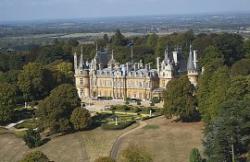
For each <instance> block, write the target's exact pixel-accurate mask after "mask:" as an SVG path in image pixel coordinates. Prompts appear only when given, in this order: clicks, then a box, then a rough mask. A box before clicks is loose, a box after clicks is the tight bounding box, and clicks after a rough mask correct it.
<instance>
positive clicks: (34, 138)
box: [23, 129, 42, 148]
mask: <svg viewBox="0 0 250 162" xmlns="http://www.w3.org/2000/svg"><path fill="white" fill-rule="evenodd" d="M23 140H24V142H25V143H26V145H27V146H28V147H29V148H34V147H38V146H40V145H41V144H42V140H41V136H40V134H39V132H37V131H35V130H33V129H28V130H27V132H26V134H25V135H24V137H23Z"/></svg>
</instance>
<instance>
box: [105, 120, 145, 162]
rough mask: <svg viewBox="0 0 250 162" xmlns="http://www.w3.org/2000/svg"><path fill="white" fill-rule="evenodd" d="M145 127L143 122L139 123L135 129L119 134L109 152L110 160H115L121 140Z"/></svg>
mask: <svg viewBox="0 0 250 162" xmlns="http://www.w3.org/2000/svg"><path fill="white" fill-rule="evenodd" d="M146 125H147V123H146V122H145V121H139V126H137V127H136V128H134V129H132V130H129V131H127V132H125V133H123V134H121V135H120V136H119V137H118V138H117V139H116V140H115V142H114V144H113V146H112V148H111V151H110V157H111V158H112V159H116V158H117V154H118V150H119V148H120V146H121V144H122V141H123V139H124V138H125V136H127V135H128V134H131V133H133V132H135V131H136V130H138V129H141V128H143V127H145V126H146Z"/></svg>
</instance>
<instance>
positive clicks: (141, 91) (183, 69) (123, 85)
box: [74, 46, 198, 101]
mask: <svg viewBox="0 0 250 162" xmlns="http://www.w3.org/2000/svg"><path fill="white" fill-rule="evenodd" d="M74 69H75V84H76V88H77V91H78V95H79V97H80V99H81V100H82V101H84V100H85V101H86V99H95V98H98V97H109V98H113V99H123V100H125V99H126V98H131V99H141V100H150V99H152V98H153V97H158V98H161V97H162V94H163V92H164V90H165V89H166V86H167V84H168V82H169V81H170V80H171V79H173V78H174V77H175V76H176V75H178V74H183V73H187V75H188V78H189V80H190V82H191V83H192V84H193V85H194V86H196V85H197V77H198V67H197V53H196V51H195V50H192V46H190V52H189V57H188V60H187V61H185V59H184V56H183V54H182V52H181V50H180V49H178V48H177V49H175V50H174V51H172V52H169V51H168V49H166V50H165V55H164V58H163V59H162V60H161V59H160V58H159V57H158V58H156V69H154V68H151V65H150V64H144V63H143V62H142V61H140V62H134V61H130V62H127V63H125V64H120V63H119V62H117V61H116V60H115V59H114V52H113V51H112V52H111V53H109V52H108V50H107V49H102V50H98V49H96V55H95V57H94V58H93V59H92V60H91V61H86V62H85V61H84V60H83V54H82V53H81V55H80V58H78V57H77V54H76V53H75V54H74Z"/></svg>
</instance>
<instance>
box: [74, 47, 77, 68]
mask: <svg viewBox="0 0 250 162" xmlns="http://www.w3.org/2000/svg"><path fill="white" fill-rule="evenodd" d="M74 69H75V70H76V69H77V55H76V51H75V53H74Z"/></svg>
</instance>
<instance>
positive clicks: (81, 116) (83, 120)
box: [70, 108, 91, 130]
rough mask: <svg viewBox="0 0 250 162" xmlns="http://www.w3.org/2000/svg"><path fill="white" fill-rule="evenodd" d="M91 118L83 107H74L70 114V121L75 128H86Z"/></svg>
mask: <svg viewBox="0 0 250 162" xmlns="http://www.w3.org/2000/svg"><path fill="white" fill-rule="evenodd" d="M90 120H91V116H90V113H89V111H88V110H87V109H84V108H75V109H74V110H73V112H72V114H71V116H70V122H71V123H72V124H73V126H74V129H75V130H80V129H84V128H86V127H87V126H88V125H89V123H90Z"/></svg>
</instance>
